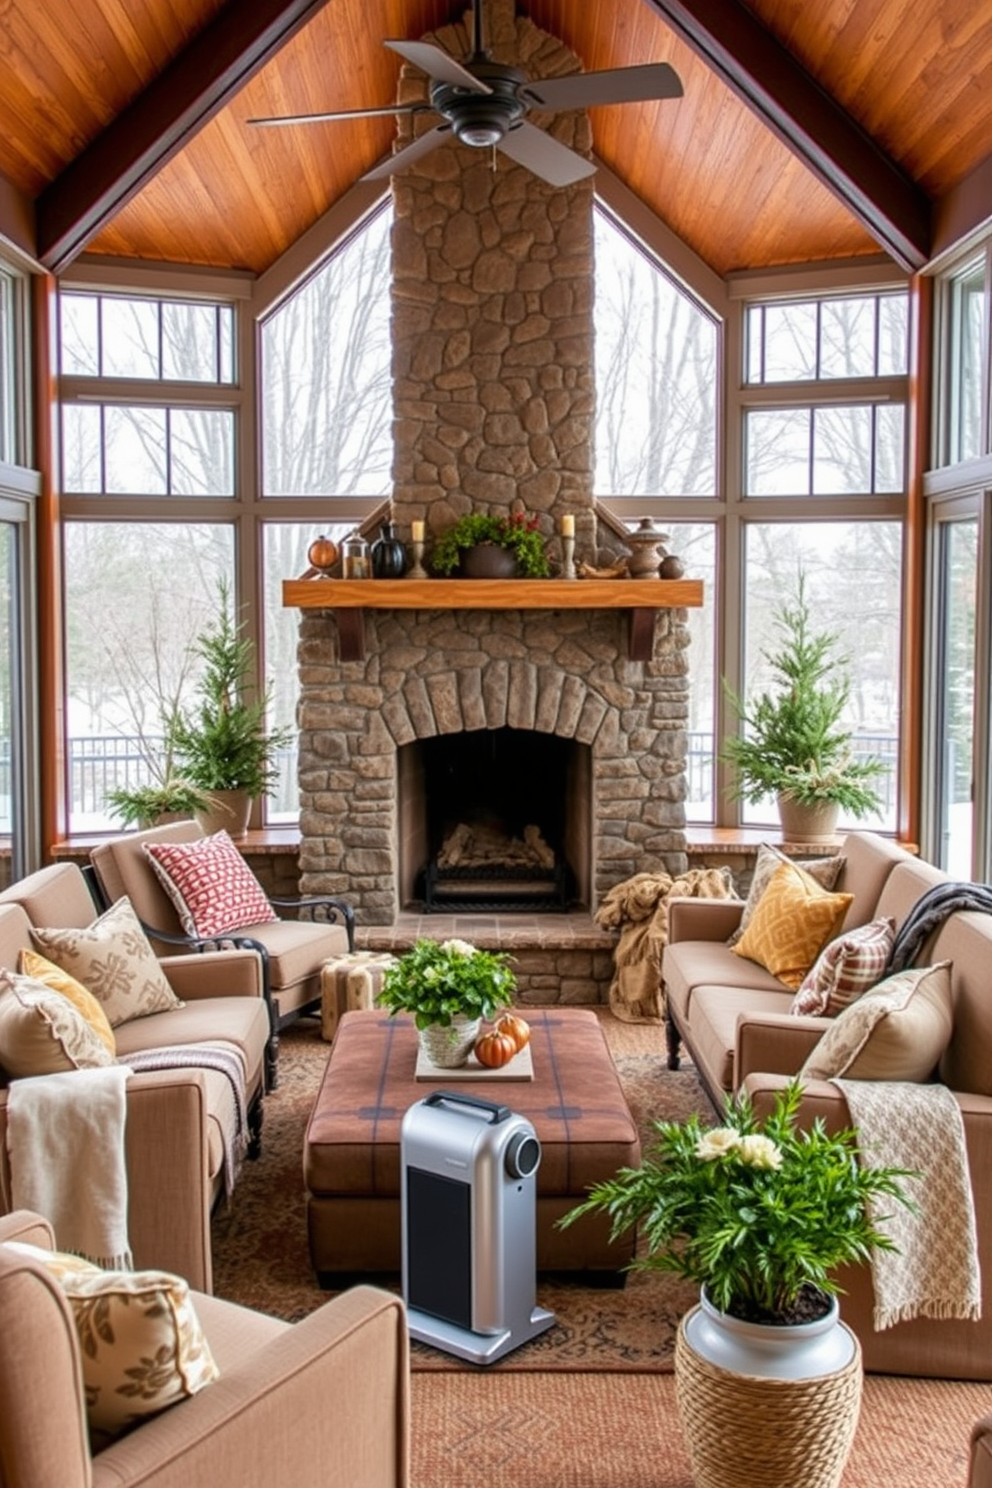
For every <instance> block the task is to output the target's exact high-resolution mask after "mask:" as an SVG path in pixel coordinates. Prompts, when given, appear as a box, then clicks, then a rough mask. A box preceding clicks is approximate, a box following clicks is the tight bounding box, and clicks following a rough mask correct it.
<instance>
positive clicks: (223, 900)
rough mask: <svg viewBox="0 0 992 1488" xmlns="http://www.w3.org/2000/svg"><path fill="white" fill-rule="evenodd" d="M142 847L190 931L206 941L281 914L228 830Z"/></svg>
mask: <svg viewBox="0 0 992 1488" xmlns="http://www.w3.org/2000/svg"><path fill="white" fill-rule="evenodd" d="M143 848H144V851H145V853H146V855H147V857H148V859H149V861H150V863H151V865H152V867H153V868H154V870H155V873H156V874H157V876H158V878H159V880H160V881H161V883H162V886H163V888H164V889H165V892H166V893H167V894H168V896H169V898H170V899H171V900H172V902H173V904H174V905H175V906H176V913H177V914H178V915H179V920H180V923H181V925H182V927H183V929H184V930H185V932H186V934H187V935H195V936H198V937H200V938H201V939H204V940H206V939H209V938H210V937H211V936H213V935H224V934H225V933H227V932H230V931H234V930H242V929H244V927H245V926H246V925H266V924H269V923H270V922H271V921H272V920H274V919H277V918H278V916H277V915H276V913H275V911H274V909H273V908H272V905H271V904H270V903H269V901H268V899H267V898H266V897H265V891H264V889H263V888H262V885H261V884H260V883H259V881H258V879H257V878H256V877H255V875H254V873H252V871H251V869H250V868H249V867H248V864H247V863H246V862H245V860H244V858H243V857H242V856H241V854H240V853H239V852H238V849H237V848H236V847H235V845H234V843H233V842H232V841H231V839H230V837H229V836H228V834H227V833H226V832H224V831H220V832H215V833H214V835H213V836H212V837H201V838H199V839H198V840H197V841H196V842H146V843H144V844H143Z"/></svg>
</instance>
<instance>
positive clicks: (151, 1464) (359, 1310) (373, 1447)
mask: <svg viewBox="0 0 992 1488" xmlns="http://www.w3.org/2000/svg"><path fill="white" fill-rule="evenodd" d="M194 1300H195V1299H194ZM203 1322H204V1331H205V1332H206V1334H207V1339H208V1341H209V1337H210V1318H209V1313H207V1314H206V1316H205V1317H204V1318H203ZM408 1389H409V1360H408V1342H407V1331H406V1321H405V1314H404V1310H403V1306H402V1303H401V1302H400V1301H399V1299H398V1298H397V1297H394V1296H390V1295H389V1294H388V1293H386V1292H382V1291H379V1290H378V1289H376V1288H374V1287H366V1286H361V1287H354V1288H353V1289H352V1290H351V1291H349V1292H346V1293H344V1294H343V1295H342V1296H340V1297H338V1298H335V1299H334V1300H333V1301H331V1302H328V1303H326V1304H325V1305H324V1306H323V1307H321V1308H320V1309H319V1310H318V1311H317V1312H314V1313H311V1314H310V1316H309V1317H306V1318H304V1319H303V1320H302V1322H299V1323H296V1324H294V1325H292V1326H291V1327H287V1328H286V1329H285V1331H284V1332H283V1333H281V1334H280V1335H279V1336H278V1337H276V1338H274V1339H272V1340H270V1341H269V1342H268V1343H267V1344H266V1345H265V1346H264V1347H263V1348H260V1349H258V1350H256V1351H254V1352H253V1353H251V1354H250V1355H249V1356H248V1358H247V1359H246V1360H245V1361H244V1363H239V1364H237V1365H235V1366H233V1367H227V1368H225V1369H224V1371H223V1372H222V1374H221V1377H220V1379H219V1380H217V1382H216V1383H215V1384H212V1385H210V1386H209V1387H208V1388H207V1389H205V1390H201V1391H200V1393H199V1394H197V1395H195V1396H193V1397H192V1399H190V1400H184V1401H183V1402H182V1403H181V1404H179V1405H177V1406H174V1407H173V1408H172V1409H171V1410H169V1411H166V1412H165V1413H164V1414H163V1415H161V1416H158V1417H156V1418H155V1419H154V1420H151V1421H149V1422H148V1423H147V1424H146V1425H143V1426H142V1427H140V1428H139V1429H138V1430H137V1431H133V1432H131V1433H130V1434H129V1435H127V1436H124V1437H122V1438H121V1439H120V1440H118V1441H116V1442H114V1443H113V1444H112V1445H111V1446H109V1447H108V1448H107V1449H106V1450H105V1451H103V1452H100V1453H98V1454H97V1456H96V1457H95V1458H94V1460H93V1488H125V1485H127V1484H138V1483H140V1484H141V1485H142V1488H187V1485H188V1484H189V1483H192V1482H196V1483H206V1482H244V1483H292V1485H293V1488H355V1485H356V1484H359V1483H360V1484H361V1485H362V1488H403V1485H405V1484H406V1483H407V1481H408V1477H407V1474H408V1455H409V1446H408V1430H409V1403H408Z"/></svg>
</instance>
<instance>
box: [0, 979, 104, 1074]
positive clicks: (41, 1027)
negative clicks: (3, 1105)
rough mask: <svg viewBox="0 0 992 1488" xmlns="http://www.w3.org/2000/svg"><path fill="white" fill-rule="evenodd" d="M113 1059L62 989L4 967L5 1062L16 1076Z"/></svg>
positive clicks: (0, 989)
mask: <svg viewBox="0 0 992 1488" xmlns="http://www.w3.org/2000/svg"><path fill="white" fill-rule="evenodd" d="M111 1038H113V1035H112V1034H111ZM113 1063H114V1054H113V1053H112V1052H111V1051H110V1050H109V1049H108V1048H107V1045H106V1043H105V1042H104V1041H103V1039H102V1038H100V1037H99V1035H98V1034H97V1033H95V1032H94V1030H93V1029H92V1028H91V1027H90V1025H89V1023H88V1022H87V1020H86V1019H85V1018H84V1017H83V1016H82V1014H81V1013H79V1012H77V1010H76V1008H75V1007H73V1005H72V1003H71V1002H70V1001H69V999H68V998H67V997H64V996H63V995H62V993H61V992H55V991H53V990H52V988H51V987H48V986H46V985H45V983H44V982H39V981H35V979H34V978H33V977H29V976H22V975H21V974H20V973H19V972H16V971H7V970H6V969H4V970H0V1066H2V1068H3V1069H4V1071H5V1072H6V1073H7V1074H8V1075H9V1076H10V1077H11V1078H12V1079H22V1078H24V1077H25V1076H28V1075H58V1074H63V1073H65V1072H66V1071H67V1070H75V1069H100V1068H101V1067H102V1066H103V1065H107V1064H113Z"/></svg>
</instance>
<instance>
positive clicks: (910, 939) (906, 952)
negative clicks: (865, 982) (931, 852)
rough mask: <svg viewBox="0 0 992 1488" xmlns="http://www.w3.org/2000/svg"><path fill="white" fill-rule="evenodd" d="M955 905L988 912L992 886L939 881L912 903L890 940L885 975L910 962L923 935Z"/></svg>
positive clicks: (991, 908)
mask: <svg viewBox="0 0 992 1488" xmlns="http://www.w3.org/2000/svg"><path fill="white" fill-rule="evenodd" d="M959 909H964V910H975V911H980V912H981V913H983V914H992V887H990V886H989V885H988V884H981V883H939V884H934V886H933V888H932V889H927V891H926V893H925V894H921V896H920V898H919V899H918V900H917V901H916V903H915V904H914V905H913V907H912V909H911V910H910V911H909V914H908V915H907V916H906V918H905V920H904V921H903V923H902V925H901V926H900V927H899V930H898V932H897V934H896V938H895V940H894V941H893V943H892V950H891V951H890V952H889V961H888V965H887V966H886V968H885V975H886V976H892V974H893V973H894V972H897V971H902V970H903V968H904V967H906V966H913V965H914V964H915V962H916V958H917V956H918V955H919V954H920V951H921V950H922V949H923V946H924V943H925V942H926V940H927V937H928V936H930V935H932V934H933V932H934V931H935V930H936V929H937V928H938V927H939V926H940V925H942V924H943V923H944V921H945V920H946V919H948V918H949V916H951V915H952V914H956V913H957V911H958V910H959Z"/></svg>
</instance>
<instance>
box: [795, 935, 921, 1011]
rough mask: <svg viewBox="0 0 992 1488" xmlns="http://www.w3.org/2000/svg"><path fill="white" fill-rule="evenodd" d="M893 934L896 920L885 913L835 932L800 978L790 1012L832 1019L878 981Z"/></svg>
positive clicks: (893, 938) (882, 971) (890, 946)
mask: <svg viewBox="0 0 992 1488" xmlns="http://www.w3.org/2000/svg"><path fill="white" fill-rule="evenodd" d="M895 935H896V922H895V920H893V919H892V918H891V917H890V916H888V915H883V916H882V917H881V918H880V919H877V920H871V921H870V922H869V923H868V924H867V925H859V926H858V928H857V929H856V930H845V931H844V932H843V934H842V935H838V936H837V938H836V939H835V940H832V941H831V942H830V944H829V945H828V946H824V948H823V950H822V951H821V952H820V954H819V956H817V958H816V960H815V962H814V963H813V965H812V966H811V967H810V969H809V971H808V972H807V973H806V975H805V976H804V977H803V980H802V984H801V985H800V988H799V991H798V992H797V993H796V995H795V998H794V1000H793V1003H792V1007H791V1009H790V1011H791V1012H793V1013H795V1014H797V1015H810V1016H812V1017H820V1016H826V1017H828V1018H835V1017H836V1016H837V1014H838V1013H839V1012H841V1011H842V1010H843V1009H844V1008H846V1007H847V1006H848V1004H849V1003H852V1002H854V1000H855V998H858V997H861V996H862V994H863V993H865V992H867V991H868V989H869V988H870V987H874V986H875V984H876V982H880V981H881V979H882V977H883V976H884V975H885V967H886V964H887V962H888V959H889V953H890V952H891V950H892V943H893V941H894V940H895Z"/></svg>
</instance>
